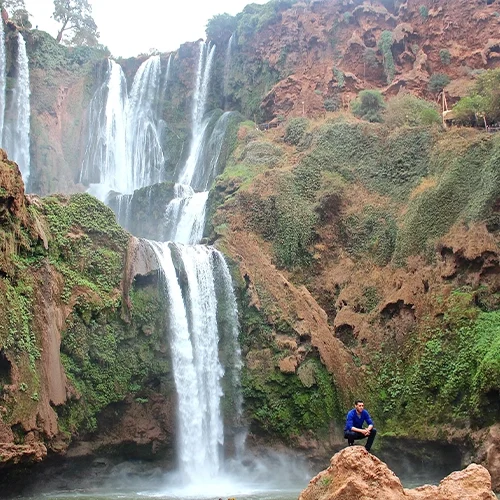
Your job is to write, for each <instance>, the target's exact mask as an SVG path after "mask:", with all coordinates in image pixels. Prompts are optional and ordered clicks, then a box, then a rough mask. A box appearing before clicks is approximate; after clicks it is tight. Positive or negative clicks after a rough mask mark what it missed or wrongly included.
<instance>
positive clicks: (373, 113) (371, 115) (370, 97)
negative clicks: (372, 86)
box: [352, 90, 385, 122]
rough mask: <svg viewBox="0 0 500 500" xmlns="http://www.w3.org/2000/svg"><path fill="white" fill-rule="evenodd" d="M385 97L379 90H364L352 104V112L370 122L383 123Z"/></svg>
mask: <svg viewBox="0 0 500 500" xmlns="http://www.w3.org/2000/svg"><path fill="white" fill-rule="evenodd" d="M384 108H385V103H384V97H383V96H382V94H381V93H380V92H379V91H378V90H362V91H361V92H360V93H359V96H358V97H357V99H355V100H354V101H353V103H352V112H353V113H354V114H355V115H356V116H358V117H359V118H362V119H363V120H368V121H369V122H381V121H382V110H383V109H384Z"/></svg>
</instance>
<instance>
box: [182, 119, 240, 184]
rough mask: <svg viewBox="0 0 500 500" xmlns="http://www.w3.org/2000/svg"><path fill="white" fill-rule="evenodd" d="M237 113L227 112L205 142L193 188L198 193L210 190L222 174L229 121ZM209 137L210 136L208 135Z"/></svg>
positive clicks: (192, 182)
mask: <svg viewBox="0 0 500 500" xmlns="http://www.w3.org/2000/svg"><path fill="white" fill-rule="evenodd" d="M234 114H235V113H234V111H226V112H225V113H222V115H221V116H220V117H219V118H218V120H217V121H216V122H215V125H214V127H213V130H212V132H211V133H210V135H209V136H208V137H205V140H204V141H203V150H202V156H201V160H202V161H200V162H199V163H200V164H199V165H198V167H197V169H196V172H195V174H194V175H193V179H192V181H191V186H192V187H193V189H195V190H196V191H206V190H208V189H209V188H210V185H211V184H212V182H213V180H214V179H215V177H216V176H217V175H218V174H220V172H219V167H220V165H219V160H220V156H221V153H222V147H223V145H224V139H225V137H226V132H227V128H228V125H229V119H230V118H231V116H233V115H234ZM207 135H208V134H207Z"/></svg>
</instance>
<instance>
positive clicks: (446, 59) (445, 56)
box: [439, 49, 451, 66]
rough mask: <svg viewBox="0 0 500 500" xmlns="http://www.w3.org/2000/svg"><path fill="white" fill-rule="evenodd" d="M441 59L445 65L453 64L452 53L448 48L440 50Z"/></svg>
mask: <svg viewBox="0 0 500 500" xmlns="http://www.w3.org/2000/svg"><path fill="white" fill-rule="evenodd" d="M439 59H441V62H442V63H443V64H444V65H446V66H449V65H450V64H451V54H450V51H449V50H447V49H441V50H440V51H439Z"/></svg>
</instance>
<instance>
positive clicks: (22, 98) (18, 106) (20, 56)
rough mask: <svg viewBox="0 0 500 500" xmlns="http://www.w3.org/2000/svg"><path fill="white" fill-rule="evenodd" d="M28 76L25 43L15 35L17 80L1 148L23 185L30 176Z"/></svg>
mask: <svg viewBox="0 0 500 500" xmlns="http://www.w3.org/2000/svg"><path fill="white" fill-rule="evenodd" d="M30 112H31V108H30V74H29V67H28V55H27V53H26V43H25V41H24V38H23V37H22V35H21V33H18V34H17V78H16V81H15V84H14V88H13V90H12V97H11V99H10V103H9V106H8V107H7V109H6V117H5V122H4V136H3V147H4V149H5V150H6V151H7V154H8V155H9V158H11V159H12V160H13V161H15V162H16V163H17V164H18V165H19V169H20V170H21V174H22V176H23V180H24V183H25V184H28V180H29V176H30Z"/></svg>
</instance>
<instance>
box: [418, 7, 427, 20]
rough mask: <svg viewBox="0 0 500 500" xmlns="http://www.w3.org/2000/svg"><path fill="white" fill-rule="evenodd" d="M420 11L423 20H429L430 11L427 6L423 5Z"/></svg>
mask: <svg viewBox="0 0 500 500" xmlns="http://www.w3.org/2000/svg"><path fill="white" fill-rule="evenodd" d="M418 11H419V12H420V15H421V16H422V18H423V19H427V18H428V17H429V9H428V8H427V7H426V6H425V5H421V6H420V8H419V9H418Z"/></svg>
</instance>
